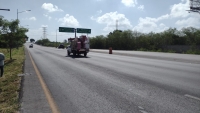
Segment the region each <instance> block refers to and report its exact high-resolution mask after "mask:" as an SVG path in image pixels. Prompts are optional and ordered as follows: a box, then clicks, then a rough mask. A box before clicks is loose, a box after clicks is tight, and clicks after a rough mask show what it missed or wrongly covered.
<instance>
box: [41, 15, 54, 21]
mask: <svg viewBox="0 0 200 113" xmlns="http://www.w3.org/2000/svg"><path fill="white" fill-rule="evenodd" d="M43 15H44V16H45V17H47V18H48V19H49V20H51V18H52V17H51V16H49V15H47V14H43Z"/></svg>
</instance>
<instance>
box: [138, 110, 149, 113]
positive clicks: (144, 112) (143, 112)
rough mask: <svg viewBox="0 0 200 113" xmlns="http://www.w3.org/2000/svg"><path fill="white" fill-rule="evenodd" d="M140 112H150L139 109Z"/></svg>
mask: <svg viewBox="0 0 200 113" xmlns="http://www.w3.org/2000/svg"><path fill="white" fill-rule="evenodd" d="M139 111H140V112H142V113H148V112H146V111H144V110H139Z"/></svg>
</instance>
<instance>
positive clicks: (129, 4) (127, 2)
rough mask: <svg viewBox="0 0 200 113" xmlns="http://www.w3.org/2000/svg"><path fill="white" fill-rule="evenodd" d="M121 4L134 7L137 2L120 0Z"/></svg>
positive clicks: (134, 0) (135, 0)
mask: <svg viewBox="0 0 200 113" xmlns="http://www.w3.org/2000/svg"><path fill="white" fill-rule="evenodd" d="M121 2H122V3H123V4H124V5H125V6H127V7H135V5H137V0H122V1H121Z"/></svg>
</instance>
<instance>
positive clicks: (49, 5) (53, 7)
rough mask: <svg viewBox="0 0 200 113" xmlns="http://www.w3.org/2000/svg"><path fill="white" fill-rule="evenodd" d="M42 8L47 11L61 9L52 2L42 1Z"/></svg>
mask: <svg viewBox="0 0 200 113" xmlns="http://www.w3.org/2000/svg"><path fill="white" fill-rule="evenodd" d="M42 8H43V9H45V10H47V11H48V12H55V11H63V10H62V9H59V8H58V6H56V5H53V4H52V3H44V4H43V5H42Z"/></svg>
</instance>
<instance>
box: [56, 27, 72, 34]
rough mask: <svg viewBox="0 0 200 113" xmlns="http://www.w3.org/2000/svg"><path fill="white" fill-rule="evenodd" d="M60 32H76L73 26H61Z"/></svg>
mask: <svg viewBox="0 0 200 113" xmlns="http://www.w3.org/2000/svg"><path fill="white" fill-rule="evenodd" d="M59 32H70V33H74V28H71V27H59Z"/></svg>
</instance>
